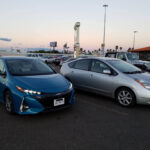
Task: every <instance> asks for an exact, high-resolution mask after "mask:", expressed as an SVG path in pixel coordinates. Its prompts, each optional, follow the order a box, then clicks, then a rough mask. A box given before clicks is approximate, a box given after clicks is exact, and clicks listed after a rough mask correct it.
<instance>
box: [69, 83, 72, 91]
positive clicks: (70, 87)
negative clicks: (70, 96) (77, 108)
mask: <svg viewBox="0 0 150 150" xmlns="http://www.w3.org/2000/svg"><path fill="white" fill-rule="evenodd" d="M69 89H70V90H71V89H72V83H71V82H70V86H69Z"/></svg>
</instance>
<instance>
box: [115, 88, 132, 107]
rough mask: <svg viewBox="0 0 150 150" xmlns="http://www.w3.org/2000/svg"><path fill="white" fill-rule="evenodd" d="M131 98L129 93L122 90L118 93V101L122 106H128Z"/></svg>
mask: <svg viewBox="0 0 150 150" xmlns="http://www.w3.org/2000/svg"><path fill="white" fill-rule="evenodd" d="M132 100H133V97H132V95H131V93H130V92H129V91H125V90H122V91H120V92H119V93H118V101H119V103H120V104H121V105H123V106H129V105H130V104H131V103H132Z"/></svg>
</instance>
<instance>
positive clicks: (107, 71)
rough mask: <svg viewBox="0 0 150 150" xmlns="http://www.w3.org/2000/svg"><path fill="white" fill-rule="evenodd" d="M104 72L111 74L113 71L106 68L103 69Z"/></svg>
mask: <svg viewBox="0 0 150 150" xmlns="http://www.w3.org/2000/svg"><path fill="white" fill-rule="evenodd" d="M103 73H104V74H111V71H110V70H107V69H105V70H103Z"/></svg>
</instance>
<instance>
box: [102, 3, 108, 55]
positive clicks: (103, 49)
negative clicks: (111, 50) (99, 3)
mask: <svg viewBox="0 0 150 150" xmlns="http://www.w3.org/2000/svg"><path fill="white" fill-rule="evenodd" d="M103 7H104V9H105V13H104V35H103V44H102V55H103V56H104V53H105V33H106V8H107V7H108V5H106V4H105V5H103Z"/></svg>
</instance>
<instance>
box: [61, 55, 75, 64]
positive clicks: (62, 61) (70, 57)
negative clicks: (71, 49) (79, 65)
mask: <svg viewBox="0 0 150 150" xmlns="http://www.w3.org/2000/svg"><path fill="white" fill-rule="evenodd" d="M69 59H71V60H73V59H74V58H73V57H72V56H66V57H62V58H61V59H60V64H59V65H60V66H62V64H63V63H64V62H66V61H68V60H69Z"/></svg>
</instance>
